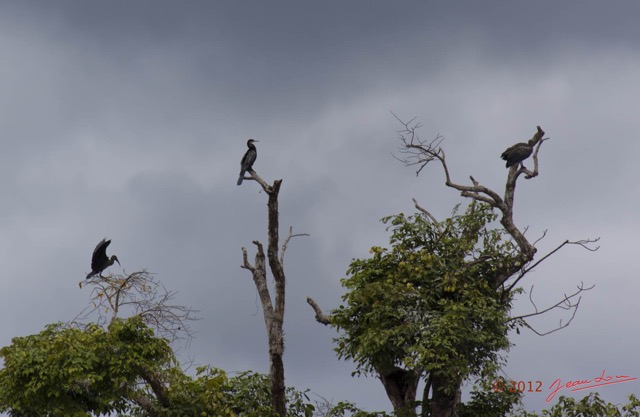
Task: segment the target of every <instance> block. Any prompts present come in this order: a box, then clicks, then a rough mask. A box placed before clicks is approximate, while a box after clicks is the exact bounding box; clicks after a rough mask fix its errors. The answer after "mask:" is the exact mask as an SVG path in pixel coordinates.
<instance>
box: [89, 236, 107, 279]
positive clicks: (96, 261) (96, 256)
mask: <svg viewBox="0 0 640 417" xmlns="http://www.w3.org/2000/svg"><path fill="white" fill-rule="evenodd" d="M110 243H111V240H107V239H102V240H101V241H100V243H98V245H97V246H96V248H95V249H94V251H93V256H92V257H91V269H92V270H94V271H95V270H96V268H98V267H99V265H102V264H104V261H105V260H107V259H108V258H107V246H109V244H110Z"/></svg>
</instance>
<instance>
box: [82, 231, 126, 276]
mask: <svg viewBox="0 0 640 417" xmlns="http://www.w3.org/2000/svg"><path fill="white" fill-rule="evenodd" d="M110 243H111V240H107V239H102V240H101V241H100V243H98V246H96V248H95V249H94V251H93V256H92V257H91V272H90V273H89V274H88V275H87V279H89V278H91V277H92V276H94V275H96V274H100V276H102V271H104V270H105V269H107V268H108V267H110V266H111V265H113V263H114V262H117V263H118V265H120V261H119V260H118V257H117V256H116V255H113V256H112V257H111V258H109V257H108V256H107V246H109V244H110Z"/></svg>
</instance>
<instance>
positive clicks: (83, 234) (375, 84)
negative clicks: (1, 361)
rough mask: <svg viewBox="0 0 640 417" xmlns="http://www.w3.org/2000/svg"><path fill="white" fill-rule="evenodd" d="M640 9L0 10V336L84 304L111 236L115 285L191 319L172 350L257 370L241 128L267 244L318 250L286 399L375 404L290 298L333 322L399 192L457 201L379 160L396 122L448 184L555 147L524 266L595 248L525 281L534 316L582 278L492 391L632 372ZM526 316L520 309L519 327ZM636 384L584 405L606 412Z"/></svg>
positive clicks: (296, 287) (522, 339)
mask: <svg viewBox="0 0 640 417" xmlns="http://www.w3.org/2000/svg"><path fill="white" fill-rule="evenodd" d="M639 15H640V5H639V4H638V3H637V2H633V1H618V2H615V3H613V2H611V3H604V2H601V1H595V0H592V1H579V2H578V1H567V2H562V3H561V4H560V3H558V2H555V1H538V2H515V1H488V2H477V1H459V2H444V1H443V2H417V1H407V2H402V3H393V4H392V3H391V2H385V1H371V0H368V1H353V2H338V1H322V2H300V1H273V2H259V1H234V2H215V3H214V2H210V1H189V2H178V1H174V2H168V1H158V0H154V1H136V2H131V1H108V2H107V1H103V2H87V1H81V0H77V1H56V2H48V1H2V2H0V56H1V57H2V59H0V92H1V94H0V110H1V111H0V141H1V143H2V152H0V161H1V163H0V173H1V175H0V189H2V190H3V192H2V195H3V196H4V199H3V204H2V205H1V206H0V259H1V260H2V265H3V268H2V274H1V275H0V279H1V280H2V287H3V291H2V293H1V294H0V308H1V309H2V310H1V312H0V329H2V330H1V331H0V344H1V345H6V344H9V343H10V341H11V338H12V337H14V336H20V335H28V334H33V333H36V332H39V331H41V330H42V329H43V327H44V326H45V325H46V324H48V323H51V322H55V321H66V320H70V319H72V318H73V317H74V316H75V315H76V314H77V313H78V312H79V311H81V310H82V309H83V308H84V307H85V306H86V304H87V302H88V296H89V290H88V289H83V290H79V289H78V282H79V281H80V280H82V278H83V276H84V274H86V273H87V272H88V271H89V269H90V268H89V261H90V256H91V252H92V250H93V248H94V246H95V245H96V243H97V242H98V241H99V240H100V239H102V238H103V237H109V238H111V239H112V240H113V243H112V244H111V246H110V248H109V249H110V253H113V254H117V255H118V257H119V258H120V261H121V262H122V266H123V267H124V268H125V270H126V271H128V272H132V271H135V270H139V269H141V268H147V269H148V270H149V271H152V272H154V273H157V278H158V279H159V280H160V281H161V282H163V283H164V284H165V285H166V286H167V287H169V288H170V289H173V290H175V291H178V296H177V299H176V301H177V302H179V303H181V304H186V305H190V306H192V307H193V308H196V309H199V310H201V317H202V320H200V321H199V322H197V323H196V328H197V331H198V334H197V338H196V339H195V340H193V342H192V343H191V345H190V347H189V349H188V350H185V349H182V351H181V352H182V353H181V354H182V355H184V356H183V358H186V357H187V356H188V357H192V358H194V359H195V362H196V363H197V364H212V365H213V366H217V367H220V368H223V369H225V370H227V371H243V370H247V369H253V370H256V371H261V372H266V371H267V370H268V358H267V353H266V337H265V330H264V322H263V319H262V313H261V310H260V306H259V300H258V297H257V294H256V290H255V288H254V285H253V282H252V280H251V277H250V275H249V273H248V272H247V271H246V270H243V269H240V267H239V265H240V263H241V251H240V248H241V247H242V246H247V247H250V250H253V247H252V246H253V245H251V241H252V240H254V239H260V240H263V241H266V196H265V195H264V193H261V192H259V189H258V185H257V184H255V183H254V182H251V181H247V182H245V183H244V184H243V185H242V186H241V187H237V186H236V179H237V175H238V171H239V161H240V158H241V157H242V154H243V153H244V152H245V150H246V145H245V142H246V140H247V138H249V137H252V138H255V139H258V140H260V143H258V160H257V163H256V165H255V169H256V170H257V172H258V173H259V174H260V175H261V176H262V177H263V178H265V179H267V180H268V181H269V182H272V181H273V180H274V179H277V178H283V179H284V182H283V187H282V191H281V194H280V207H281V213H280V214H281V225H282V227H283V229H282V230H283V232H284V230H285V228H286V227H287V226H288V225H292V226H294V230H295V231H297V232H306V233H309V234H310V237H305V238H298V239H296V240H294V241H292V243H291V245H290V247H289V251H288V253H287V265H286V271H287V277H288V284H287V285H288V287H287V290H288V294H287V316H286V321H285V330H286V354H285V371H286V377H287V383H288V384H289V385H294V386H296V387H297V388H299V389H303V388H311V389H312V391H313V392H316V393H318V394H320V395H322V396H324V397H326V398H328V399H332V400H334V401H338V400H350V401H354V402H356V403H357V404H359V405H360V406H363V407H365V408H367V409H369V410H375V409H386V410H388V409H390V407H389V402H388V400H387V398H386V396H385V394H384V390H383V389H382V385H381V384H380V383H379V382H378V381H377V380H375V379H374V378H368V379H364V378H360V379H357V378H352V377H351V376H350V373H351V371H352V370H353V365H352V364H351V363H345V362H341V361H338V360H337V359H336V357H335V355H334V354H333V352H332V346H333V345H332V342H331V339H332V337H334V336H335V334H334V333H333V332H332V330H331V329H327V328H325V327H323V326H321V325H319V324H317V323H316V322H315V321H314V319H313V313H312V311H311V310H310V309H309V308H308V306H307V305H306V303H305V298H306V296H308V295H309V296H312V297H314V298H315V299H316V300H317V301H318V302H319V303H320V304H321V305H322V307H323V308H325V310H329V309H331V308H334V307H336V306H337V305H338V304H339V303H340V296H341V294H342V289H341V287H340V284H339V280H340V278H342V277H344V273H345V270H346V267H347V265H348V264H349V262H350V260H351V259H352V258H353V257H361V256H366V255H367V254H368V249H369V247H370V246H372V245H381V244H385V243H386V241H387V235H386V233H385V231H384V227H383V225H381V224H380V223H379V219H380V218H381V217H382V216H385V215H389V214H394V213H398V212H401V211H403V212H412V211H413V208H412V203H411V198H412V197H415V198H417V199H418V200H419V202H420V203H421V204H422V205H423V206H424V207H426V208H428V209H429V210H430V211H431V212H432V213H433V214H434V215H436V216H437V217H439V218H444V217H446V216H447V215H448V214H449V213H450V210H451V208H452V207H453V205H455V204H456V203H460V202H463V200H461V198H460V197H459V196H458V194H457V193H455V192H454V191H453V190H450V189H447V188H446V187H445V186H444V182H443V176H442V173H441V171H440V170H438V169H437V168H436V166H433V167H429V168H427V169H425V170H424V171H423V172H422V174H421V175H420V176H419V177H416V176H415V170H412V169H410V168H405V167H403V166H402V165H401V164H400V163H398V162H397V161H396V160H394V159H393V158H392V156H391V152H393V151H394V150H395V149H396V147H397V145H398V143H397V139H396V133H395V132H396V130H397V129H398V128H399V127H400V126H399V124H398V123H397V121H396V120H395V119H394V118H393V116H392V115H391V114H390V111H394V112H395V113H396V114H398V115H399V116H401V117H403V118H405V119H410V118H412V117H414V116H416V117H418V120H419V121H420V122H421V123H422V124H423V125H424V127H423V128H422V129H421V132H420V133H421V135H422V136H423V137H425V138H429V137H435V135H436V134H438V133H440V134H442V135H444V136H445V137H446V140H445V142H443V146H444V148H445V150H446V152H447V158H448V161H449V166H450V169H451V171H452V175H453V176H454V178H455V179H456V180H457V181H458V182H464V181H466V180H467V178H468V176H469V175H473V176H474V177H475V178H476V179H477V180H479V181H480V182H481V183H483V184H484V185H486V186H489V187H492V188H494V189H497V190H500V189H501V188H502V186H503V184H504V180H505V178H506V175H507V170H506V169H505V168H504V162H503V161H501V160H500V159H499V155H500V154H501V153H502V151H503V150H504V149H505V148H506V147H508V146H510V145H512V144H513V143H515V142H518V141H522V140H524V139H528V138H530V137H531V135H532V134H533V133H534V132H535V127H536V125H541V126H542V127H543V129H544V130H545V131H547V134H548V136H550V137H551V138H552V139H551V140H550V141H548V142H546V143H545V144H544V145H543V147H542V150H541V155H540V161H541V166H540V169H541V175H540V176H539V177H538V178H536V179H534V180H531V181H524V180H521V181H520V183H519V184H518V189H517V197H516V199H517V203H516V205H517V206H516V214H515V219H516V222H517V224H518V225H519V226H521V227H525V226H529V230H528V233H529V234H530V235H531V236H539V235H540V234H541V233H542V232H543V231H544V230H548V233H547V237H546V239H544V240H543V241H542V242H540V244H539V245H538V246H539V253H540V254H543V253H546V252H547V251H549V250H551V249H552V248H554V247H555V246H556V245H558V244H559V243H560V242H562V241H563V240H565V239H581V238H593V237H601V238H602V239H601V242H600V244H601V246H602V247H601V249H600V250H599V251H598V252H596V253H589V252H587V251H584V250H578V249H576V248H570V249H567V250H564V251H562V252H560V253H559V254H557V255H555V256H554V257H553V258H552V259H550V260H549V261H548V262H546V263H545V264H544V265H543V266H541V267H539V268H538V269H537V271H535V273H533V274H531V275H530V276H529V277H528V279H527V280H525V282H524V284H525V286H526V287H527V289H528V287H529V286H530V285H532V284H535V290H534V296H535V297H536V298H535V299H536V302H537V303H538V305H539V306H540V307H542V306H546V305H548V304H549V303H552V302H556V301H558V300H559V299H560V298H561V297H562V295H563V294H564V293H568V292H571V291H573V289H574V288H575V286H576V285H577V284H579V283H580V282H584V283H585V284H586V285H591V284H596V287H595V289H594V290H592V291H591V292H589V293H587V294H585V296H584V297H583V300H582V305H581V307H580V310H579V311H578V314H577V317H576V319H575V321H574V322H573V324H572V325H571V326H570V327H568V328H567V329H565V330H563V331H561V332H557V333H553V334H551V335H549V336H546V337H538V336H535V335H533V334H532V333H531V332H528V331H523V332H522V334H521V335H513V339H512V340H513V342H514V343H515V344H516V346H515V347H514V348H513V349H512V351H511V353H510V355H509V364H508V366H507V367H506V368H505V372H506V374H507V376H508V377H509V378H510V379H514V380H522V381H538V380H540V381H542V382H543V384H544V388H545V389H544V392H543V393H528V394H526V395H525V402H526V404H527V406H528V407H529V408H530V409H532V410H533V409H540V408H541V407H543V406H545V405H546V404H545V397H546V396H547V394H548V392H547V389H546V388H547V387H548V386H549V385H550V384H551V383H552V382H553V381H554V380H555V379H557V378H561V379H562V380H563V381H564V380H572V379H592V378H594V377H597V376H599V375H600V373H601V372H602V371H603V370H606V371H607V373H610V374H612V375H615V374H626V375H630V376H633V377H640V366H639V365H638V362H637V360H636V347H637V346H638V343H639V341H640V337H639V336H638V332H637V330H636V326H635V325H633V324H631V323H633V322H635V317H637V315H638V313H639V309H640V306H639V304H638V303H637V302H636V298H637V294H638V290H640V284H638V278H639V277H638V276H637V272H636V268H635V264H636V263H637V261H636V258H635V256H637V255H635V251H636V248H637V232H638V229H639V221H638V206H639V203H640V199H639V197H638V181H637V172H636V170H635V168H634V167H635V165H636V163H637V157H638V155H639V153H640V152H639V149H638V140H637V138H636V136H637V132H638V131H639V130H640V118H639V117H638V112H639V111H640V83H639V74H640V49H639V48H640V47H639V46H638V45H640V27H639V26H638V24H637V18H638V16H639ZM111 271H112V272H121V269H120V268H119V267H115V268H112V269H111ZM531 309H532V306H531V305H530V304H529V303H528V301H527V299H526V297H523V299H522V300H521V302H519V303H518V306H517V312H528V311H531ZM558 319H559V318H558V317H553V318H549V319H545V320H541V321H537V322H536V324H538V326H539V327H538V328H539V330H545V329H551V328H553V327H554V326H555V325H557V320H558ZM639 388H640V383H639V382H637V381H635V382H632V383H626V384H620V385H614V386H610V387H605V388H602V389H601V390H600V394H601V396H602V397H604V398H606V399H607V400H610V401H617V402H621V401H623V400H624V399H625V397H626V395H627V394H628V393H631V392H636V393H637V392H638V391H640V390H639ZM587 393H588V391H582V392H578V393H576V394H574V395H576V396H577V397H578V398H581V397H582V396H584V395H586V394H587ZM569 394H570V393H569Z"/></svg>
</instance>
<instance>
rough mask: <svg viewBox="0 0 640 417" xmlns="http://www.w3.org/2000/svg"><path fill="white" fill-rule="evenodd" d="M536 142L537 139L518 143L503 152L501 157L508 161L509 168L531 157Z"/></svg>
mask: <svg viewBox="0 0 640 417" xmlns="http://www.w3.org/2000/svg"><path fill="white" fill-rule="evenodd" d="M534 143H535V139H531V140H529V142H522V143H516V144H515V145H513V146H511V147H510V148H508V149H507V150H506V151H504V152H502V156H501V158H502V159H504V160H505V161H507V168H509V167H510V166H512V165H515V164H517V163H519V162H522V161H524V160H525V159H527V158H528V157H530V156H531V153H532V152H533V145H534Z"/></svg>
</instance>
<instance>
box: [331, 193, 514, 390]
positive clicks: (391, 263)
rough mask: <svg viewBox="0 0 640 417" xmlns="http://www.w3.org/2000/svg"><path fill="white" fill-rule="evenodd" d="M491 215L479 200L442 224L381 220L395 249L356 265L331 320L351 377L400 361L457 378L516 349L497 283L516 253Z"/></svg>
mask: <svg viewBox="0 0 640 417" xmlns="http://www.w3.org/2000/svg"><path fill="white" fill-rule="evenodd" d="M495 220H496V215H495V213H494V212H493V211H492V209H491V207H490V206H488V205H485V204H476V203H474V204H472V205H470V206H469V207H468V209H467V210H466V211H465V213H463V214H459V213H458V207H456V208H455V209H454V210H453V213H452V215H451V217H450V218H448V219H446V220H444V221H442V222H439V223H434V222H433V221H432V220H430V218H429V217H427V216H426V215H424V214H422V213H418V214H415V215H412V216H405V215H404V214H399V215H395V216H389V217H385V218H384V219H382V222H383V223H385V224H388V225H389V227H388V230H389V231H390V232H391V236H390V239H389V242H390V247H389V248H382V247H372V248H371V250H370V252H371V257H370V258H366V259H354V260H353V261H352V263H351V265H350V266H349V269H348V270H347V275H348V277H347V278H345V279H343V280H342V284H343V286H344V287H345V288H346V289H347V292H346V294H345V295H344V296H343V304H342V305H341V306H340V307H339V308H337V309H335V310H334V311H333V312H332V316H331V317H332V324H333V325H335V326H336V327H338V328H339V329H340V330H342V334H341V335H340V336H339V337H338V338H337V339H336V343H337V346H336V352H337V353H338V356H339V357H340V358H343V359H350V360H353V361H355V363H356V365H357V369H356V371H355V372H354V373H355V374H359V373H370V374H375V373H377V372H380V371H383V370H389V369H393V368H394V367H401V368H403V369H412V370H415V371H417V372H418V373H422V372H424V373H425V374H433V375H437V376H439V377H444V378H447V379H450V380H451V381H455V382H458V383H459V382H461V381H463V380H464V379H466V378H467V377H468V376H470V375H474V374H480V373H482V372H491V371H493V370H494V369H495V367H494V364H495V362H496V361H497V360H498V359H499V357H498V352H500V351H501V350H508V348H509V347H510V343H509V340H508V338H507V331H508V329H509V323H508V321H509V311H510V308H511V295H510V294H504V293H502V292H501V291H499V290H497V288H496V287H497V286H498V283H497V279H498V277H499V276H500V272H501V271H503V270H504V269H505V266H508V265H512V264H513V262H516V260H517V255H518V253H517V250H516V248H515V247H514V245H513V244H512V243H511V241H510V240H508V239H507V238H506V236H505V234H506V232H504V230H503V229H501V228H497V227H492V225H493V224H495ZM454 385H455V384H454Z"/></svg>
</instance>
